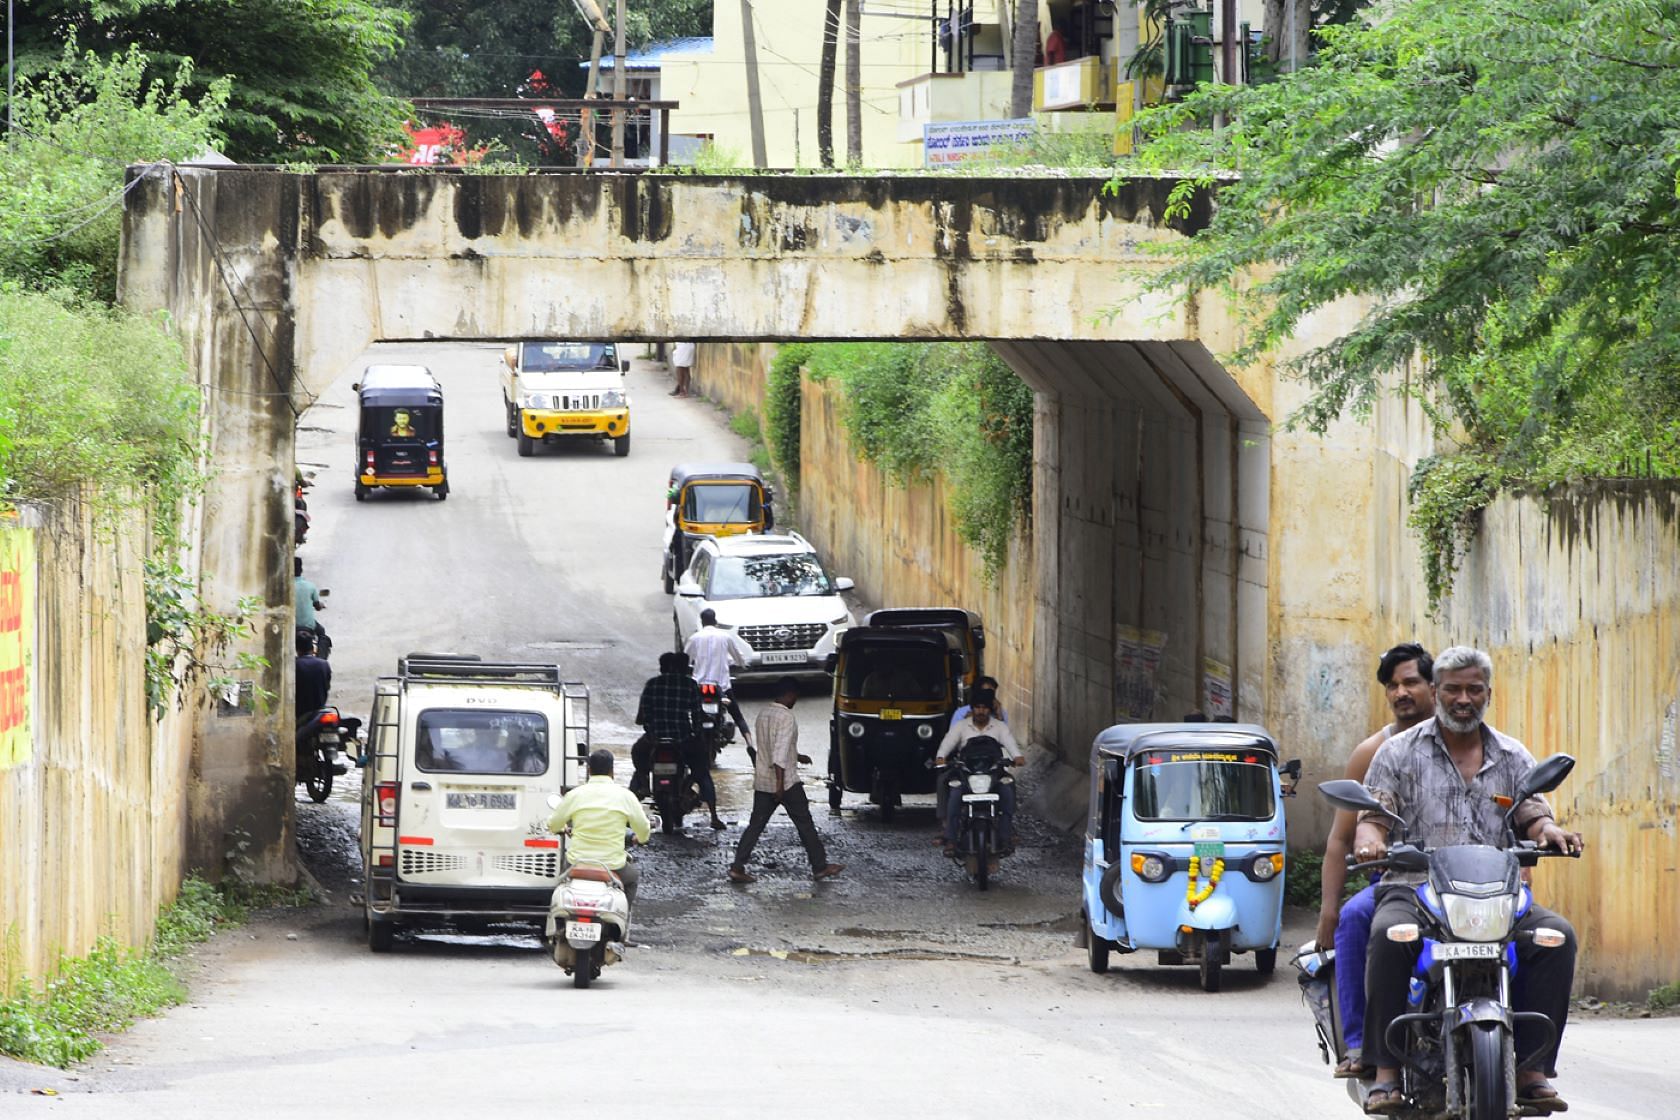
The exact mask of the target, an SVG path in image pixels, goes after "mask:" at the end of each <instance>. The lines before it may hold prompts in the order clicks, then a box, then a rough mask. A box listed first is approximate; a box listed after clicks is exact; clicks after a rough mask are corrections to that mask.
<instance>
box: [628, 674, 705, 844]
mask: <svg viewBox="0 0 1680 1120" xmlns="http://www.w3.org/2000/svg"><path fill="white" fill-rule="evenodd" d="M636 723H637V724H638V725H640V726H641V727H642V729H643V730H645V731H646V732H647V735H646V736H644V739H646V740H648V745H647V757H648V759H649V760H650V761H649V763H648V765H649V766H650V767H651V765H652V762H651V759H652V757H653V743H652V740H654V739H674V740H675V741H676V743H677V749H678V750H680V751H682V752H683V757H684V759H685V760H686V762H687V763H688V768H689V772H690V773H692V774H693V775H694V780H695V782H696V784H698V785H699V787H700V800H702V801H704V802H705V803H706V805H707V807H708V808H709V809H710V810H711V814H712V827H713V828H728V827H729V826H728V825H727V824H725V823H723V818H722V817H720V816H718V811H717V786H715V785H714V784H713V783H712V760H711V751H709V750H708V749H707V748H706V745H705V744H704V743H702V742H701V741H700V686H699V685H697V684H695V683H694V678H693V677H691V676H690V675H689V671H688V657H687V656H686V655H684V654H681V653H669V654H664V655H662V656H661V657H660V658H659V675H658V676H657V677H653V678H651V679H650V680H649V681H648V682H647V684H645V685H643V686H642V698H641V702H640V703H638V704H637V705H636ZM632 753H633V752H632Z"/></svg>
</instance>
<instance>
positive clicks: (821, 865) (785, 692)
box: [729, 677, 845, 883]
mask: <svg viewBox="0 0 1680 1120" xmlns="http://www.w3.org/2000/svg"><path fill="white" fill-rule="evenodd" d="M798 701H799V685H798V684H797V683H796V682H795V681H794V679H793V678H792V677H783V678H782V679H781V681H780V682H779V683H778V684H777V685H776V699H775V700H774V701H773V702H772V703H770V704H766V705H765V707H764V710H763V711H762V712H760V713H759V714H758V722H757V724H756V725H755V726H754V728H753V733H754V737H755V738H756V739H757V740H758V757H757V758H756V759H755V760H754V761H753V809H752V821H751V822H750V823H749V824H748V825H747V831H746V832H745V833H743V834H742V835H741V843H740V846H739V847H737V848H736V849H735V862H734V863H732V864H731V865H730V867H729V881H730V882H732V883H750V882H752V881H753V880H754V878H755V876H753V875H749V874H748V873H747V860H749V859H751V858H752V853H753V848H754V847H755V846H756V845H757V844H758V837H759V835H760V834H761V833H762V832H763V831H764V826H765V825H767V824H769V823H770V817H771V815H772V814H773V813H775V811H776V806H778V805H780V806H781V807H782V808H784V809H786V810H787V815H788V819H790V820H791V821H793V827H794V828H795V829H797V830H798V831H799V839H800V841H801V842H802V843H803V844H804V845H805V855H806V858H808V859H809V860H810V861H811V876H812V878H815V879H832V878H834V876H836V875H838V874H840V872H841V871H843V870H845V868H844V867H843V866H842V865H841V864H838V863H830V862H828V853H827V852H826V851H825V850H824V849H823V842H822V837H821V836H819V835H817V826H816V825H815V824H814V823H813V822H812V821H811V803H810V801H809V800H808V799H807V798H806V796H805V786H804V784H803V783H802V782H801V781H800V780H799V764H800V763H801V762H806V763H808V762H810V761H811V760H810V759H809V758H806V757H805V756H804V755H802V754H800V753H799V723H798V721H797V720H795V719H794V718H793V706H794V704H795V703H797V702H798Z"/></svg>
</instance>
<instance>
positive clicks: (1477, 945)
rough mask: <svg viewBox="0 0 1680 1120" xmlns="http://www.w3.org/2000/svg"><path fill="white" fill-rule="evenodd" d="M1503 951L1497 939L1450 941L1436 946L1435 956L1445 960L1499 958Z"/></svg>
mask: <svg viewBox="0 0 1680 1120" xmlns="http://www.w3.org/2000/svg"><path fill="white" fill-rule="evenodd" d="M1501 951H1502V950H1501V947H1500V945H1499V943H1498V942H1497V941H1448V942H1445V943H1443V944H1440V945H1437V946H1435V958H1436V959H1437V960H1443V961H1457V960H1465V959H1476V960H1498V959H1499V954H1500V952H1501Z"/></svg>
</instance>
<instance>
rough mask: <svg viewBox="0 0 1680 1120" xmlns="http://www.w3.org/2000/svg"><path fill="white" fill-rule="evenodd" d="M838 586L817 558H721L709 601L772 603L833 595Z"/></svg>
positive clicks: (714, 575) (717, 564) (714, 570)
mask: <svg viewBox="0 0 1680 1120" xmlns="http://www.w3.org/2000/svg"><path fill="white" fill-rule="evenodd" d="M832 594H834V585H833V584H832V583H830V582H829V578H828V573H827V572H825V571H823V569H822V565H821V564H819V563H817V559H816V557H814V556H809V555H797V556H720V557H718V558H717V561H716V563H714V564H713V565H712V582H711V587H710V589H709V590H708V591H707V593H706V596H707V598H709V599H771V598H776V597H779V596H783V595H832Z"/></svg>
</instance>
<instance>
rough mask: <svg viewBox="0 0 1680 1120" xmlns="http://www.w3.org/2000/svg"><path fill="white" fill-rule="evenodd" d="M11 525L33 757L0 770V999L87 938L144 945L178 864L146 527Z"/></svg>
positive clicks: (35, 520) (47, 513)
mask: <svg viewBox="0 0 1680 1120" xmlns="http://www.w3.org/2000/svg"><path fill="white" fill-rule="evenodd" d="M24 524H25V525H26V526H30V525H32V526H33V527H32V528H29V529H27V530H26V531H29V532H31V534H32V535H33V537H34V542H35V555H36V565H35V567H36V582H35V590H36V594H35V596H34V603H33V604H32V607H33V609H34V613H35V628H34V629H35V635H34V636H35V657H34V679H33V682H32V683H33V688H32V689H31V693H32V695H31V702H32V703H31V707H32V716H33V735H32V740H33V752H32V753H31V755H30V756H29V757H28V758H26V759H25V760H24V761H23V762H22V763H21V764H19V765H16V766H12V767H10V768H6V769H0V995H4V994H5V993H6V992H7V991H10V990H12V989H13V988H14V987H15V986H16V985H17V984H19V983H20V982H21V981H22V980H23V979H24V978H25V977H28V978H30V979H32V980H33V981H35V982H37V983H39V982H40V981H42V980H44V979H46V978H47V977H49V976H51V974H52V970H53V968H54V966H55V964H56V962H57V961H58V959H59V957H60V956H61V955H81V954H84V953H86V952H87V951H88V950H89V949H91V948H92V947H93V944H94V942H95V941H96V940H97V939H98V938H100V937H102V936H107V935H108V936H111V937H113V938H115V939H116V940H117V941H119V942H120V943H122V944H125V945H143V944H145V943H146V942H147V941H148V940H149V939H150V937H151V935H152V932H153V925H154V921H155V919H156V916H157V912H158V909H159V907H160V906H162V905H164V904H166V903H168V902H169V901H171V900H172V899H173V898H174V896H175V890H176V887H177V886H178V885H179V883H180V880H181V874H182V871H183V865H184V862H185V852H186V847H185V845H186V811H185V803H184V796H185V795H184V791H185V788H186V780H185V779H186V771H187V764H188V754H189V750H188V747H187V746H186V743H187V737H186V736H185V735H181V734H179V733H178V731H179V724H178V721H175V720H169V721H166V722H165V724H164V725H163V726H162V727H161V728H155V729H154V725H153V724H152V721H151V718H150V716H149V713H148V712H147V710H146V692H145V681H146V670H145V651H146V614H145V597H144V593H143V589H142V567H141V563H142V560H143V559H144V557H145V550H146V527H145V525H144V523H143V522H142V520H141V519H140V518H138V517H134V516H111V517H105V518H102V519H101V520H100V521H99V522H97V523H96V522H95V520H94V515H93V513H92V512H91V511H90V510H89V509H87V508H86V507H78V506H64V507H55V508H51V509H43V510H26V511H25V520H24ZM154 731H155V732H156V733H155V734H154Z"/></svg>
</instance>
